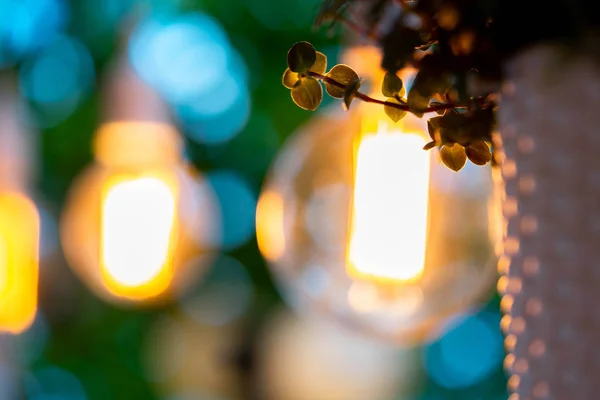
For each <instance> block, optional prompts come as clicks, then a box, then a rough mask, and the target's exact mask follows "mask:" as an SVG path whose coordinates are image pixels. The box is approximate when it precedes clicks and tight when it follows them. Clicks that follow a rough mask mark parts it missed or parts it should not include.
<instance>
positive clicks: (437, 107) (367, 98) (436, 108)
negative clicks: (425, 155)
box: [308, 71, 467, 113]
mask: <svg viewBox="0 0 600 400" xmlns="http://www.w3.org/2000/svg"><path fill="white" fill-rule="evenodd" d="M308 75H310V76H312V77H313V78H317V79H320V80H322V81H323V82H326V83H328V84H330V85H333V86H335V87H338V88H340V89H346V85H344V84H343V83H341V82H338V81H336V80H335V79H333V78H330V77H329V76H326V75H322V74H319V73H317V72H313V71H309V73H308ZM356 97H357V98H358V99H360V100H362V101H364V102H365V103H374V104H381V105H386V106H388V107H393V108H397V109H399V110H403V111H410V112H412V110H411V109H410V106H409V105H408V104H399V103H392V102H387V101H385V100H380V99H374V98H373V97H370V96H368V95H366V94H364V93H362V92H356ZM452 108H467V105H462V104H451V103H444V104H436V105H433V106H429V107H427V108H426V109H425V110H423V113H428V112H435V111H440V110H449V109H452Z"/></svg>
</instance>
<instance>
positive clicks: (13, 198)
mask: <svg viewBox="0 0 600 400" xmlns="http://www.w3.org/2000/svg"><path fill="white" fill-rule="evenodd" d="M39 230H40V222H39V215H38V212H37V208H36V207H35V205H34V203H33V202H32V201H31V200H30V199H29V198H28V197H26V196H25V195H23V194H21V193H17V192H4V193H0V331H4V332H10V333H13V334H17V333H20V332H22V331H24V330H26V329H27V328H28V327H29V326H30V325H31V324H32V323H33V320H34V318H35V315H36V310H37V290H38V247H39Z"/></svg>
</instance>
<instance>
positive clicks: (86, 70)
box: [20, 36, 94, 125]
mask: <svg viewBox="0 0 600 400" xmlns="http://www.w3.org/2000/svg"><path fill="white" fill-rule="evenodd" d="M93 78H94V65H93V61H92V57H91V55H90V53H89V51H88V50H87V48H86V47H85V46H84V45H83V44H82V43H81V42H79V41H78V40H77V39H75V38H71V37H67V36H61V37H59V38H57V39H56V40H55V41H53V42H52V43H51V44H49V45H48V46H46V47H45V48H44V49H43V50H42V51H40V52H39V53H38V54H36V55H35V57H32V58H31V59H29V60H28V61H27V62H25V64H24V65H23V68H22V70H21V76H20V81H21V87H22V88H23V91H24V93H25V95H26V96H27V98H28V99H29V100H31V101H32V102H34V103H36V104H37V106H38V108H40V109H41V111H42V113H43V114H44V115H46V114H47V115H48V116H51V117H49V118H50V120H49V121H42V124H45V125H48V124H55V123H58V122H60V121H61V120H62V119H64V118H66V117H67V116H68V115H70V114H71V113H72V112H73V111H74V110H75V108H76V107H77V106H78V105H79V103H80V101H81V100H82V98H83V96H84V95H85V94H86V93H87V92H88V91H89V90H90V88H91V85H92V83H93ZM44 111H45V112H44ZM42 119H43V118H42Z"/></svg>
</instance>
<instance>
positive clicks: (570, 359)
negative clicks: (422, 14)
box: [495, 46, 600, 400]
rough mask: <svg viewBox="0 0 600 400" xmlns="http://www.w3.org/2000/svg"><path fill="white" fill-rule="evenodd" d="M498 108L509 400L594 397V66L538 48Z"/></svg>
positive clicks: (597, 135) (599, 352) (513, 70)
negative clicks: (502, 191)
mask: <svg viewBox="0 0 600 400" xmlns="http://www.w3.org/2000/svg"><path fill="white" fill-rule="evenodd" d="M506 72H507V81H506V84H505V85H504V86H503V89H502V95H501V97H502V98H501V102H500V104H501V106H500V111H499V130H500V132H501V136H502V142H503V143H501V141H500V139H499V137H497V138H496V140H495V141H496V143H495V145H496V146H497V147H498V148H502V146H503V151H502V150H501V151H500V157H501V158H502V159H503V163H502V168H501V174H502V178H503V185H504V186H505V190H506V192H505V194H502V195H503V196H505V197H504V199H503V213H504V217H505V223H506V225H505V228H506V231H505V233H506V238H505V240H504V255H503V256H502V257H501V258H500V262H499V270H500V272H501V273H502V274H503V276H502V277H501V279H500V281H499V284H498V289H499V290H500V292H501V293H504V297H503V299H502V309H503V311H504V312H505V313H506V315H505V317H504V319H503V321H502V328H503V330H504V332H505V334H506V341H505V344H506V349H507V354H508V355H507V357H506V360H505V367H506V368H507V370H508V372H509V374H510V378H509V384H508V385H509V390H510V391H511V392H512V394H511V397H510V400H517V399H520V400H525V399H531V400H534V399H557V400H563V399H564V400H571V399H573V400H594V399H598V398H600V376H599V375H600V346H599V345H600V257H599V255H598V252H599V251H600V67H599V66H598V65H597V64H594V62H593V61H592V60H591V59H586V58H583V57H581V58H577V59H575V58H572V57H571V58H569V56H566V55H565V52H564V51H563V52H561V51H559V49H558V48H552V47H547V46H544V47H538V48H535V49H532V50H529V51H527V52H526V53H523V54H521V55H519V56H518V57H516V58H515V59H513V60H512V61H511V62H510V63H509V64H508V65H507V69H506Z"/></svg>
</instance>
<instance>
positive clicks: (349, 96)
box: [344, 78, 360, 110]
mask: <svg viewBox="0 0 600 400" xmlns="http://www.w3.org/2000/svg"><path fill="white" fill-rule="evenodd" d="M359 88H360V79H359V78H356V79H355V80H354V81H352V82H351V83H350V84H349V85H348V86H346V90H345V91H344V108H345V109H346V110H349V109H350V104H351V103H352V100H354V98H355V97H356V92H358V89H359Z"/></svg>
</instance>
